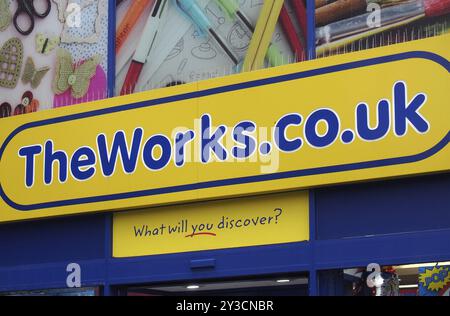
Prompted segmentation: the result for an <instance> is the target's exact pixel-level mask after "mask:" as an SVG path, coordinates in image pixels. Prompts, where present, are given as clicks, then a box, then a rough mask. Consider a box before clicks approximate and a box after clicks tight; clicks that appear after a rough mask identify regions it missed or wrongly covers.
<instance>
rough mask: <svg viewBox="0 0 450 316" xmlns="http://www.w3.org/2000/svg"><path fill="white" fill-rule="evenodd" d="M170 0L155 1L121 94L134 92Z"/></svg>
mask: <svg viewBox="0 0 450 316" xmlns="http://www.w3.org/2000/svg"><path fill="white" fill-rule="evenodd" d="M168 1H169V0H157V1H156V2H155V5H154V7H153V9H152V12H151V13H150V16H149V17H148V19H147V22H146V23H145V27H144V30H143V32H142V35H141V41H140V42H139V45H138V46H137V48H136V51H135V52H134V55H133V58H132V60H131V64H130V68H128V72H127V75H126V77H125V81H124V83H123V86H122V90H121V92H120V95H125V94H129V93H132V92H134V89H135V87H136V83H137V82H138V79H139V76H140V74H141V71H142V68H143V67H144V64H145V63H146V62H147V57H148V55H149V54H150V51H151V50H152V48H153V45H154V43H155V38H156V35H157V34H158V29H159V25H160V22H161V20H162V18H163V17H164V13H165V12H166V9H167V6H168Z"/></svg>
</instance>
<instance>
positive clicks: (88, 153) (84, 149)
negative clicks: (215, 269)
mask: <svg viewBox="0 0 450 316" xmlns="http://www.w3.org/2000/svg"><path fill="white" fill-rule="evenodd" d="M449 40H450V35H445V36H440V37H435V38H430V39H425V40H419V41H414V42H410V43H405V44H399V45H393V46H389V47H383V48H378V49H373V50H368V51H363V52H358V53H351V54H346V55H340V56H335V57H330V58H324V59H319V60H315V61H310V62H304V63H299V64H295V65H287V66H283V67H276V68H272V69H266V70H261V71H256V72H250V73H243V74H238V75H234V76H228V77H225V78H220V79H214V80H207V81H202V82H199V83H195V84H187V85H182V86H177V87H172V88H167V89H160V90H156V91H151V92H146V93H139V94H135V95H130V96H125V97H118V98H112V99H108V100H103V101H96V102H92V103H87V104H83V105H79V106H73V107H67V108H62V109H55V110H51V111H42V112H38V113H33V114H30V115H22V116H18V117H11V118H6V119H2V122H1V123H2V124H1V129H0V144H1V147H0V196H1V200H0V221H12V220H21V219H29V218H37V217H46V216H55V215H63V214H73V213H86V212H98V211H108V210H109V211H110V210H123V209H127V208H143V207H148V206H156V205H162V204H168V203H180V202H187V201H198V200H205V199H213V198H221V197H233V196H238V195H248V194H256V193H266V192H276V191H281V190H294V189H302V188H309V187H313V186H318V185H328V184H335V183H344V182H353V181H361V180H372V179H381V178H388V177H397V176H404V175H414V174H422V173H430V172H438V171H441V172H442V171H448V170H449V169H450V150H449V146H448V141H449V120H448V118H449V117H450V107H449V106H448V99H449V87H450V77H449V69H450V66H449V65H450V63H449V61H448V57H449V54H450V51H449V50H448V41H449ZM425 49H426V50H425Z"/></svg>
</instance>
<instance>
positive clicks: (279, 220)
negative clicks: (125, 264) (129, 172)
mask: <svg viewBox="0 0 450 316" xmlns="http://www.w3.org/2000/svg"><path fill="white" fill-rule="evenodd" d="M308 210H309V208H308V191H296V192H289V193H281V194H280V193H279V194H267V195H263V196H253V197H245V198H237V199H227V200H220V201H212V202H202V203H191V204H187V205H182V206H179V205H175V206H166V207H156V208H151V209H146V210H142V211H141V210H139V211H130V212H118V213H115V214H114V222H113V223H114V224H113V256H114V257H134V256H145V255H156V254H167V253H177V252H186V251H198V250H211V249H224V248H235V247H247V246H258V245H270V244H279V243H288V242H298V241H305V240H308V239H309V221H308Z"/></svg>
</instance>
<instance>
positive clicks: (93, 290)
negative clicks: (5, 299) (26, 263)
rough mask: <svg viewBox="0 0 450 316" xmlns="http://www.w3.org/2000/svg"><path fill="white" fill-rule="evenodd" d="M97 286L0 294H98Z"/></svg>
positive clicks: (4, 294) (2, 294)
mask: <svg viewBox="0 0 450 316" xmlns="http://www.w3.org/2000/svg"><path fill="white" fill-rule="evenodd" d="M98 295H99V288H96V287H85V288H71V289H67V288H66V289H47V290H31V291H15V292H5V293H0V296H98Z"/></svg>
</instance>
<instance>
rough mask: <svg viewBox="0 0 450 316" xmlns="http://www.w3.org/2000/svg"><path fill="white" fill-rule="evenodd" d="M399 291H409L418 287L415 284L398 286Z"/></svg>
mask: <svg viewBox="0 0 450 316" xmlns="http://www.w3.org/2000/svg"><path fill="white" fill-rule="evenodd" d="M398 287H399V288H401V289H411V288H415V287H419V286H418V285H417V284H403V285H399V286H398Z"/></svg>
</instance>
